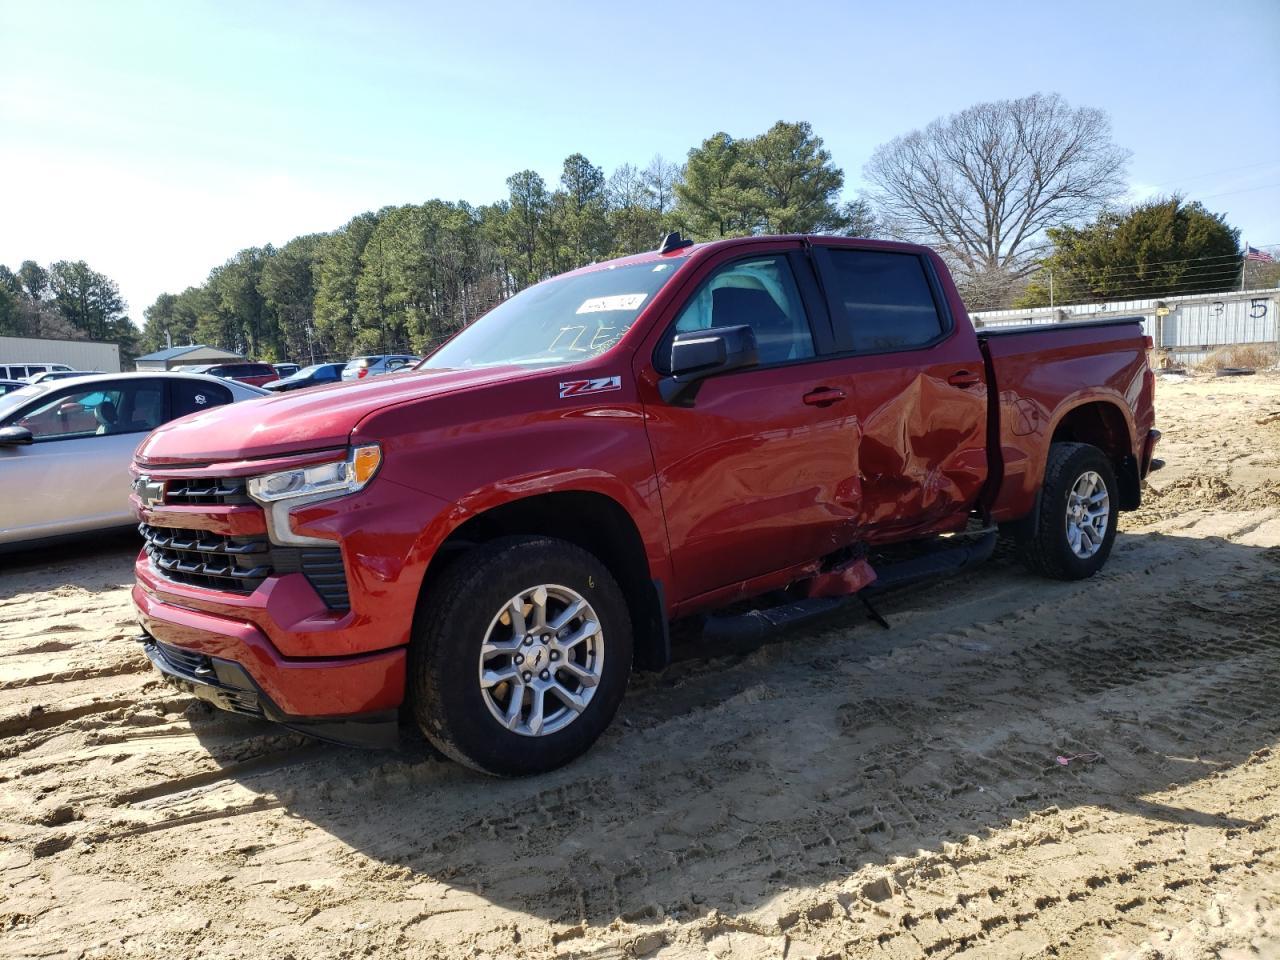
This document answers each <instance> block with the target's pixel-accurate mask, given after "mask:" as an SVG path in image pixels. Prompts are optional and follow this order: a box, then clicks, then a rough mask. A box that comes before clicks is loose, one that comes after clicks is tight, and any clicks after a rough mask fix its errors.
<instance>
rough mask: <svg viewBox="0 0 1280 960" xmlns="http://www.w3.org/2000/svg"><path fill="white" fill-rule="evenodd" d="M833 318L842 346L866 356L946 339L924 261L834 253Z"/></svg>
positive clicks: (911, 257) (871, 253)
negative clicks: (943, 337) (844, 345)
mask: <svg viewBox="0 0 1280 960" xmlns="http://www.w3.org/2000/svg"><path fill="white" fill-rule="evenodd" d="M829 252H830V263H831V267H832V269H831V277H830V281H831V287H832V291H831V293H832V299H833V300H834V301H835V304H834V312H835V316H834V317H833V318H832V320H833V322H834V323H835V325H836V327H837V335H838V336H839V339H840V340H841V341H842V343H843V344H851V345H852V349H854V350H857V351H859V352H863V353H878V352H883V351H890V350H910V349H912V348H915V347H921V346H924V345H925V344H928V343H930V342H932V341H934V340H936V339H937V338H938V337H939V336H941V335H942V333H943V323H942V318H941V317H940V316H939V314H938V307H937V304H936V303H935V302H934V299H933V289H932V287H931V286H930V284H929V278H928V275H927V274H926V273H925V268H924V264H923V263H922V262H921V261H920V258H919V257H918V256H916V255H915V254H911V253H885V252H882V251H878V250H835V249H833V250H830V251H829Z"/></svg>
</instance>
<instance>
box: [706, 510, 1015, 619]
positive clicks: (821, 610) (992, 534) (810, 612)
mask: <svg viewBox="0 0 1280 960" xmlns="http://www.w3.org/2000/svg"><path fill="white" fill-rule="evenodd" d="M997 537H998V534H997V533H996V531H995V530H991V531H988V532H986V533H984V534H983V536H982V538H981V539H980V540H976V541H974V542H973V543H966V544H964V545H963V546H956V547H948V548H946V549H944V550H937V551H935V552H933V553H928V554H925V555H924V556H921V557H913V558H912V559H910V560H903V561H901V562H899V563H894V564H890V565H889V566H886V567H884V568H882V569H880V570H877V571H876V579H875V582H874V583H872V584H871V585H870V586H867V587H864V588H863V589H862V590H860V591H858V592H857V593H851V594H849V595H847V596H843V597H811V598H809V599H806V600H796V601H793V602H791V603H782V604H778V605H777V606H774V607H765V608H762V609H758V610H748V611H746V612H745V613H737V614H733V615H731V616H717V615H715V614H712V615H710V616H708V617H707V618H706V620H705V621H704V623H703V625H702V635H703V637H705V638H706V639H707V640H714V641H743V640H760V639H763V638H765V637H767V636H768V635H769V634H771V633H774V632H776V631H778V630H786V629H789V628H791V627H796V626H799V625H801V624H804V623H808V622H810V621H812V620H817V619H819V618H820V617H825V616H827V615H828V614H831V613H835V612H836V611H837V610H841V609H843V608H844V607H847V606H849V605H850V604H852V603H854V602H855V601H861V602H862V603H864V604H865V603H866V602H867V600H868V599H869V598H870V597H873V596H876V595H877V594H880V593H884V592H885V591H886V590H891V589H893V588H895V587H902V586H906V585H907V584H909V583H917V582H919V581H921V580H928V579H931V578H933V577H941V576H946V575H948V574H952V573H957V572H959V571H960V570H963V569H964V568H965V567H969V566H973V565H974V564H976V563H981V562H982V561H984V560H987V559H989V558H990V557H991V554H992V553H993V552H995V548H996V540H997ZM869 609H870V610H871V615H872V619H875V620H876V621H877V622H878V623H881V625H882V626H887V624H886V623H884V621H883V618H881V617H880V616H879V614H877V613H875V610H874V608H869Z"/></svg>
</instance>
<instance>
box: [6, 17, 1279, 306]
mask: <svg viewBox="0 0 1280 960" xmlns="http://www.w3.org/2000/svg"><path fill="white" fill-rule="evenodd" d="M1278 51H1280V2H1277V0H1253V2H1247V3H1220V2H1219V3H1206V2H1178V0H1175V2H1159V3H1146V2H1142V3H1126V2H1122V0H1112V2H1109V3H1090V2H1073V3H1054V4H1039V3H1029V2H1025V0H1024V2H1021V3H981V4H979V3H955V2H947V3H944V2H931V0H921V2H916V3H911V4H889V3H854V2H846V3H833V2H805V3H798V2H795V3H777V2H772V3H763V2H754V0H734V2H725V3H689V2H685V3H665V4H634V3H631V4H626V5H621V4H618V5H612V4H606V3H604V2H582V3H578V2H572V3H559V4H555V5H552V4H531V3H485V2H480V0H475V2H470V3H463V4H458V3H451V4H448V5H443V4H442V5H436V4H428V3H403V4H402V3H390V2H384V3H354V2H353V3H319V2H317V3H308V4H302V3H284V2H278V3H267V2H258V3H249V2H239V0H229V2H222V3H199V2H182V0H170V2H165V3H129V2H124V0H118V2H111V3H103V2H93V3H91V2H84V3H73V2H56V0H46V2H42V3H32V2H30V0H0V183H2V184H3V188H2V189H3V197H4V199H3V202H2V203H0V263H6V264H8V265H9V266H17V264H18V262H19V261H21V260H22V259H24V258H33V259H36V260H39V261H41V262H47V261H51V260H55V259H63V258H69V259H80V258H83V259H86V260H88V261H89V262H90V264H92V265H93V266H94V267H96V268H97V269H99V270H102V271H104V272H105V273H107V274H109V275H110V276H112V277H113V278H115V279H116V280H117V281H118V282H119V283H120V285H121V288H122V291H123V292H124V294H125V296H126V298H127V299H128V301H129V304H130V312H131V315H132V316H133V317H134V319H135V320H137V321H139V322H141V318H142V311H143V309H144V308H145V307H146V306H148V305H149V304H150V303H151V302H152V301H153V300H154V298H155V296H156V295H157V294H158V293H160V292H162V291H164V290H170V291H177V290H181V289H182V288H183V287H185V286H187V285H189V284H193V283H199V282H201V281H202V280H203V279H204V277H205V275H206V274H207V272H208V270H209V268H210V267H212V266H214V265H215V264H218V263H221V262H222V261H223V260H225V259H226V258H227V257H229V256H231V255H232V254H233V253H235V251H236V250H238V249H240V248H241V247H245V246H252V245H257V244H263V243H268V242H271V243H277V244H278V243H282V242H284V241H286V240H288V239H289V238H291V237H293V236H295V235H297V234H299V233H307V232H312V231H320V230H329V229H332V228H334V227H336V226H338V225H340V224H341V223H343V222H345V221H346V220H347V219H348V218H349V217H350V216H352V215H353V214H355V213H358V212H360V211H363V210H368V209H376V208H378V207H380V206H384V205H386V204H398V203H409V202H421V201H423V200H426V199H429V198H431V197H437V196H438V197H443V198H445V199H465V200H469V201H472V202H474V203H484V202H489V201H492V200H494V199H497V198H498V197H499V196H502V195H503V194H504V193H505V187H504V183H503V181H504V180H505V178H506V177H507V176H508V175H509V174H510V173H512V172H514V171H516V170H518V169H523V168H526V167H531V168H533V169H535V170H537V171H539V172H540V173H541V174H542V175H543V176H544V177H546V178H547V180H548V181H549V182H550V181H554V180H555V179H556V177H557V176H558V173H559V168H560V162H561V160H562V159H563V158H564V157H565V156H566V155H568V154H570V153H573V152H575V151H581V152H582V153H584V154H586V155H587V156H588V157H589V158H590V159H591V160H592V161H593V162H594V163H596V164H597V165H600V166H603V167H604V168H605V170H606V172H608V171H610V170H611V169H612V168H614V167H615V166H617V165H618V164H620V163H624V162H631V163H636V164H639V165H643V164H644V163H646V162H647V161H648V160H649V159H650V158H651V157H652V156H653V155H654V154H655V153H660V154H662V155H663V156H665V157H666V158H668V159H670V160H676V161H679V160H682V159H683V157H684V155H685V153H686V152H687V151H688V149H689V147H691V146H693V145H694V144H696V143H698V142H699V141H701V140H702V139H704V138H705V137H707V136H709V135H710V134H712V133H714V132H716V131H718V130H726V131H728V132H729V133H731V134H733V135H735V136H749V135H752V134H755V133H758V132H760V131H762V130H764V129H766V128H767V127H768V126H769V125H771V124H772V123H773V122H774V121H776V120H779V119H786V120H808V121H810V122H811V123H812V124H813V126H814V129H815V131H816V132H817V133H818V134H819V135H820V136H822V137H823V138H824V139H825V140H826V143H827V146H828V148H829V149H830V150H831V152H832V154H833V156H834V159H835V162H836V163H837V164H838V165H839V166H841V167H842V168H843V169H844V170H845V173H846V176H847V187H848V193H849V194H850V195H853V194H855V193H856V192H857V189H858V187H859V184H860V179H861V169H862V166H863V164H864V163H865V162H866V160H867V159H868V158H869V156H870V155H871V152H872V150H873V149H874V148H875V146H876V145H877V144H880V143H882V142H884V141H887V140H890V139H892V138H893V137H894V136H896V135H898V134H900V133H905V132H907V131H909V130H911V129H913V128H915V127H919V126H922V125H924V124H926V123H928V122H929V121H930V120H932V119H934V118H935V117H938V116H941V115H945V114H948V113H951V112H954V111H956V110H960V109H963V108H964V107H966V106H969V105H971V104H973V103H977V102H980V101H983V100H990V99H996V98H1004V97H1016V96H1021V95H1024V94H1027V93H1031V92H1034V91H1044V92H1050V91H1056V92H1059V93H1061V94H1063V95H1064V96H1065V97H1066V98H1067V99H1068V101H1069V102H1071V103H1072V104H1076V105H1088V106H1095V107H1101V108H1103V109H1105V110H1106V111H1108V113H1109V114H1110V115H1111V118H1112V121H1113V124H1114V134H1115V139H1116V141H1117V142H1118V143H1120V144H1121V145H1123V146H1125V147H1128V148H1129V149H1130V150H1132V151H1133V160H1132V163H1131V164H1130V167H1129V174H1130V180H1131V184H1132V196H1133V197H1134V198H1144V197H1147V196H1150V195H1153V194H1156V193H1169V192H1173V191H1179V192H1181V193H1183V194H1185V195H1186V196H1188V197H1190V198H1193V199H1202V200H1203V201H1204V202H1205V204H1206V205H1208V206H1209V207H1210V208H1211V209H1212V210H1215V211H1218V212H1223V213H1226V214H1227V216H1228V218H1229V220H1230V222H1231V223H1232V224H1233V225H1235V226H1237V227H1240V228H1241V230H1242V232H1243V234H1244V237H1245V239H1247V240H1249V241H1250V242H1252V243H1254V244H1255V245H1257V244H1262V243H1267V244H1275V243H1280V124H1277V123H1276V117H1277V116H1280V55H1278Z"/></svg>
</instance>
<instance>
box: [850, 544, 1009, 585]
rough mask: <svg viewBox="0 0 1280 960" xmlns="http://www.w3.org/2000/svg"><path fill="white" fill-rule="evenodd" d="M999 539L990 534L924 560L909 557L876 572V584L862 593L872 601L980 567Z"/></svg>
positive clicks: (926, 556) (931, 554)
mask: <svg viewBox="0 0 1280 960" xmlns="http://www.w3.org/2000/svg"><path fill="white" fill-rule="evenodd" d="M999 536H1000V535H999V533H997V532H996V531H995V530H991V531H988V532H987V533H985V534H983V535H982V537H981V539H978V540H975V541H973V542H972V543H966V544H964V545H963V546H957V547H950V548H948V549H946V550H938V551H936V552H934V553H926V554H924V555H923V556H919V557H912V558H911V559H910V560H902V561H900V562H899V563H895V564H892V565H890V566H888V567H885V568H884V569H883V570H877V571H876V580H875V583H873V584H871V585H870V586H869V587H867V588H866V589H865V590H863V591H862V592H863V594H865V595H866V596H869V597H874V596H875V595H876V594H879V593H884V592H885V591H886V590H892V589H893V588H894V587H904V586H906V585H907V584H909V583H918V582H919V581H921V580H930V579H932V578H934V577H944V576H947V575H949V574H952V573H957V572H959V571H961V570H963V569H964V568H965V567H971V566H973V565H974V564H976V563H982V562H983V561H984V560H989V559H990V558H991V554H993V553H995V549H996V540H997V539H999Z"/></svg>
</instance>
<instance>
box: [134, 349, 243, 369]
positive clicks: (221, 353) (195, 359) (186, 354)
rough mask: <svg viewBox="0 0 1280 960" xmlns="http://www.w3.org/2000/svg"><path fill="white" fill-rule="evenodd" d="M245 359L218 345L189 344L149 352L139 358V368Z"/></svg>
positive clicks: (230, 361) (167, 367)
mask: <svg viewBox="0 0 1280 960" xmlns="http://www.w3.org/2000/svg"><path fill="white" fill-rule="evenodd" d="M242 360H244V357H242V356H240V354H238V353H231V352H230V351H229V350H222V349H219V348H218V347H206V346H205V345H204V344H202V343H195V344H188V345H187V346H185V347H169V348H168V349H167V350H157V351H156V352H155V353H148V354H146V355H145V356H141V357H139V358H138V360H137V364H136V365H137V369H139V370H172V369H173V368H174V367H183V366H187V365H188V364H196V363H224V362H225V363H235V362H237V361H242Z"/></svg>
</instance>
